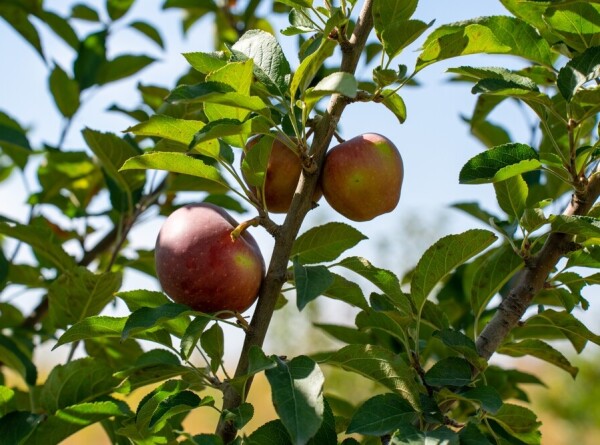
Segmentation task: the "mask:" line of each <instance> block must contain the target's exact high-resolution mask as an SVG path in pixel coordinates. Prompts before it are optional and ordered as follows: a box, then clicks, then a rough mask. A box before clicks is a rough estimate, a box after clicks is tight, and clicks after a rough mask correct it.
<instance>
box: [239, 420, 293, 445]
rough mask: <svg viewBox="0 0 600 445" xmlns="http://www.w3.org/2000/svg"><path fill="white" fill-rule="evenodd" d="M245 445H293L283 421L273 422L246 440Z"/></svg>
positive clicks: (258, 429) (260, 428) (263, 426)
mask: <svg viewBox="0 0 600 445" xmlns="http://www.w3.org/2000/svg"><path fill="white" fill-rule="evenodd" d="M244 445H292V441H291V440H290V435H289V434H288V432H287V430H286V427H285V426H284V425H283V423H282V422H281V420H279V419H277V420H271V421H270V422H267V423H265V424H264V425H262V426H261V427H259V428H257V429H256V430H255V431H254V432H253V433H252V434H250V435H249V436H248V437H246V438H245V439H244Z"/></svg>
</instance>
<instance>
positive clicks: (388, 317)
mask: <svg viewBox="0 0 600 445" xmlns="http://www.w3.org/2000/svg"><path fill="white" fill-rule="evenodd" d="M406 320H407V317H401V316H399V314H398V313H397V312H394V311H386V312H383V311H376V310H373V309H371V308H367V309H364V310H363V311H362V312H359V313H358V314H357V315H356V320H355V324H356V327H357V328H359V329H360V330H362V331H364V330H368V329H371V330H373V329H378V330H381V331H384V332H386V333H388V334H389V335H391V336H393V337H395V338H397V339H398V340H399V341H401V342H403V343H404V342H405V340H406V338H407V334H406V331H407V329H406V325H407V324H408V323H407V322H406Z"/></svg>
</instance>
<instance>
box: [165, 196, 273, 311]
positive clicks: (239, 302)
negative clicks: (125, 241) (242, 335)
mask: <svg viewBox="0 0 600 445" xmlns="http://www.w3.org/2000/svg"><path fill="white" fill-rule="evenodd" d="M237 225H238V224H237V222H236V221H235V220H234V219H233V218H232V217H231V216H230V215H229V214H228V213H227V212H226V211H225V210H223V209H221V208H220V207H217V206H215V205H213V204H207V203H200V204H191V205H186V206H184V207H181V208H179V209H177V210H176V211H175V212H173V213H172V214H171V215H170V216H169V217H168V218H167V220H166V221H165V223H164V224H163V226H162V228H161V229H160V232H159V234H158V238H157V239H156V250H155V261H156V274H157V276H158V280H159V281H160V284H161V286H162V288H163V290H164V291H165V292H166V293H167V295H168V296H169V297H171V299H173V301H175V302H177V303H182V304H186V305H188V306H190V307H191V308H192V309H194V310H197V311H201V312H205V313H214V312H219V311H233V312H243V311H245V310H246V309H248V308H249V307H250V306H252V303H254V301H255V300H256V297H257V296H258V290H259V288H260V284H261V281H262V279H263V276H264V274H265V263H264V260H263V257H262V255H261V253H260V249H259V248H258V244H257V243H256V241H255V240H254V238H253V237H252V236H251V235H250V234H249V233H248V232H244V233H243V234H242V235H241V236H240V237H239V238H237V239H236V240H235V241H234V240H232V238H231V236H230V234H231V231H232V230H233V229H234V228H235V227H237Z"/></svg>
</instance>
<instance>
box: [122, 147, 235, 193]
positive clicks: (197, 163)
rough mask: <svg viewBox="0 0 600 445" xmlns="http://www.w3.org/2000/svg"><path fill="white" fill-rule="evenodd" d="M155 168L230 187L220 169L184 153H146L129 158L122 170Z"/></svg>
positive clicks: (224, 187) (225, 187)
mask: <svg viewBox="0 0 600 445" xmlns="http://www.w3.org/2000/svg"><path fill="white" fill-rule="evenodd" d="M135 169H154V170H165V171H168V172H172V173H182V174H184V175H190V176H194V177H197V178H202V179H206V180H208V181H210V182H212V183H215V184H216V185H218V186H220V187H222V188H223V191H225V190H228V189H229V184H227V182H226V181H225V179H224V178H223V177H222V176H221V173H220V172H219V170H218V169H217V168H215V167H213V166H212V165H208V164H206V163H205V162H204V161H202V160H200V159H195V158H193V157H192V156H188V155H186V154H184V153H166V152H154V153H146V154H143V155H141V156H135V157H133V158H130V159H128V160H127V161H126V162H125V163H124V164H123V166H122V167H121V170H135Z"/></svg>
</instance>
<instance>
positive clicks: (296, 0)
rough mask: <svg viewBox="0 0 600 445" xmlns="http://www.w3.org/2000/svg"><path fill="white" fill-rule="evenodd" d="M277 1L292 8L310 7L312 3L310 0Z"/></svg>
mask: <svg viewBox="0 0 600 445" xmlns="http://www.w3.org/2000/svg"><path fill="white" fill-rule="evenodd" d="M276 1H277V2H278V3H283V4H284V5H288V6H291V7H292V8H298V7H300V8H310V7H311V6H312V4H313V2H312V0H276Z"/></svg>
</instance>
